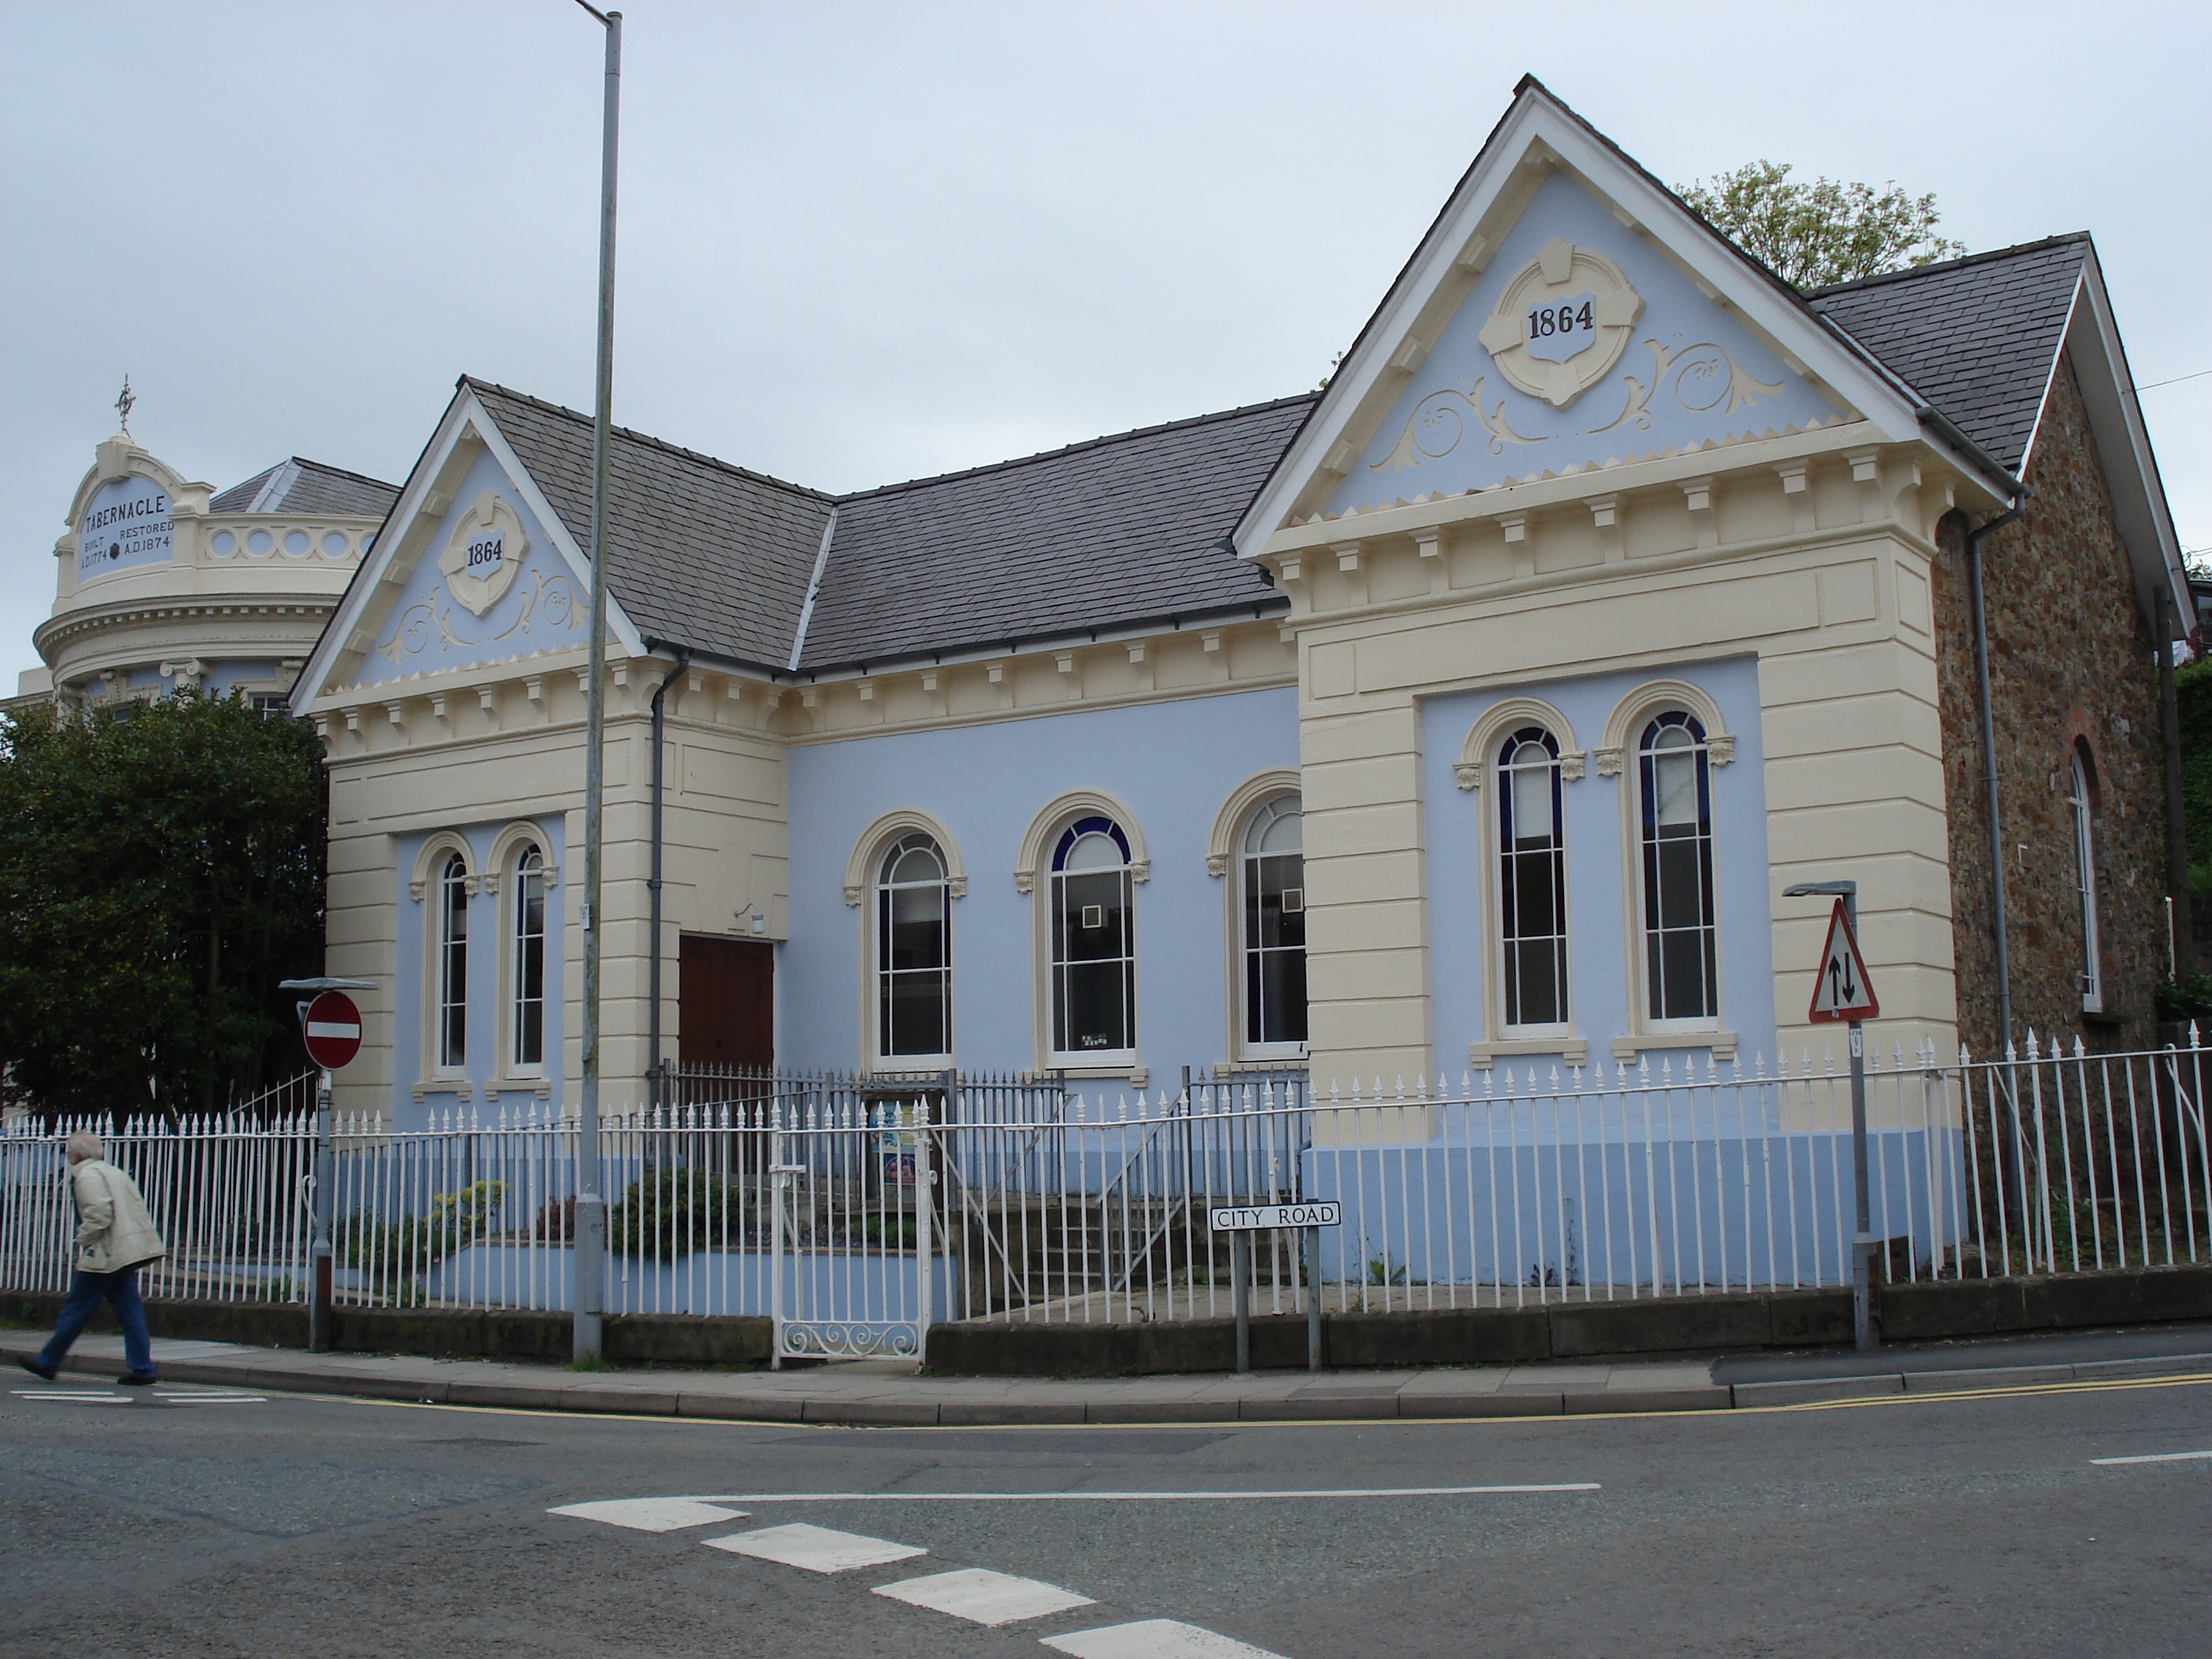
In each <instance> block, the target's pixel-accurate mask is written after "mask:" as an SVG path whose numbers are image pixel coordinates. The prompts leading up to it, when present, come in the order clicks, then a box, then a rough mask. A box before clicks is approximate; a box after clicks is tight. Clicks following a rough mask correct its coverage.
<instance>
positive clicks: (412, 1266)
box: [337, 1181, 507, 1289]
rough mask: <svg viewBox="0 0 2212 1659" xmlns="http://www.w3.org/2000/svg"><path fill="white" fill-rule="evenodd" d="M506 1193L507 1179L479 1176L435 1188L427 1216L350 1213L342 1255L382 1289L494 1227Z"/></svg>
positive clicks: (341, 1238)
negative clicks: (443, 1189)
mask: <svg viewBox="0 0 2212 1659" xmlns="http://www.w3.org/2000/svg"><path fill="white" fill-rule="evenodd" d="M506 1196H507V1183H506V1182H503V1181H479V1182H475V1183H474V1184H472V1185H471V1186H467V1187H463V1188H460V1189H459V1190H458V1191H456V1192H450V1193H438V1194H433V1196H432V1197H431V1200H430V1213H429V1214H428V1215H427V1216H411V1215H406V1216H402V1217H400V1218H399V1219H398V1220H397V1221H379V1220H377V1219H375V1218H374V1217H372V1216H366V1215H359V1214H356V1215H350V1216H348V1217H346V1218H345V1219H343V1221H341V1222H340V1223H339V1224H338V1227H337V1233H338V1237H337V1256H338V1260H339V1261H341V1262H343V1264H344V1265H345V1266H346V1267H352V1268H356V1269H358V1270H360V1271H362V1272H365V1273H369V1274H370V1275H371V1276H372V1278H373V1279H374V1283H375V1285H376V1286H377V1288H378V1289H383V1288H385V1287H386V1286H387V1285H391V1284H392V1282H393V1281H395V1280H404V1279H417V1278H420V1277H421V1276H422V1274H424V1273H428V1272H429V1270H430V1269H431V1268H433V1267H436V1266H437V1265H438V1264H439V1263H440V1262H441V1261H445V1260H447V1258H448V1257H450V1256H453V1255H459V1253H460V1252H461V1251H462V1250H464V1249H466V1248H467V1247H468V1246H469V1245H471V1244H473V1243H476V1242H477V1240H478V1239H480V1238H482V1237H484V1236H485V1235H486V1234H487V1233H489V1232H490V1231H491V1226H492V1222H493V1220H494V1218H495V1217H497V1215H498V1214H499V1206H500V1204H501V1200H504V1199H505V1198H506Z"/></svg>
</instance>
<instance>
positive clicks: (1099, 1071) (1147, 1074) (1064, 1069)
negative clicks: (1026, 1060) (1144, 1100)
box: [1045, 1060, 1152, 1089]
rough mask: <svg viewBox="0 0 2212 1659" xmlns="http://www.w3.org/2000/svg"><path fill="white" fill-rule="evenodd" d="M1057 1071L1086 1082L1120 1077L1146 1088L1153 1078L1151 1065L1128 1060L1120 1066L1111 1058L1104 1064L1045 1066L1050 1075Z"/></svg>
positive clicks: (1133, 1087)
mask: <svg viewBox="0 0 2212 1659" xmlns="http://www.w3.org/2000/svg"><path fill="white" fill-rule="evenodd" d="M1055 1072H1056V1073H1059V1074H1060V1076H1062V1077H1064V1078H1068V1079H1074V1080H1079V1081H1082V1082H1085V1083H1098V1082H1103V1081H1106V1080H1108V1079H1115V1078H1119V1079H1124V1080H1126V1081H1127V1084H1128V1085H1129V1086H1130V1087H1131V1088H1132V1089H1142V1088H1145V1087H1146V1086H1147V1085H1149V1084H1150V1083H1151V1082H1152V1067H1151V1066H1139V1065H1135V1064H1133V1063H1131V1062H1127V1061H1125V1062H1123V1063H1122V1064H1121V1065H1118V1066H1117V1065H1115V1064H1114V1063H1113V1062H1112V1061H1110V1060H1109V1061H1108V1062H1107V1063H1106V1064H1104V1065H1103V1066H1066V1065H1061V1064H1059V1063H1058V1062H1055V1063H1054V1064H1053V1065H1050V1066H1046V1067H1045V1073H1046V1074H1047V1075H1048V1076H1049V1075H1050V1074H1052V1073H1055Z"/></svg>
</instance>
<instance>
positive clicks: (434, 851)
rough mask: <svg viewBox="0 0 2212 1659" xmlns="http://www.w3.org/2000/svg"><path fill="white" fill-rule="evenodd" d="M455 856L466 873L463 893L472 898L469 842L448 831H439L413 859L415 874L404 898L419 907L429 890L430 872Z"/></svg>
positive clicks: (473, 859) (473, 880)
mask: <svg viewBox="0 0 2212 1659" xmlns="http://www.w3.org/2000/svg"><path fill="white" fill-rule="evenodd" d="M456 853H458V854H460V855H461V868H462V869H463V870H464V871H465V872H467V874H466V876H465V878H464V881H463V883H462V890H463V891H464V892H465V893H467V894H468V895H469V896H471V897H474V896H476V890H477V870H476V856H475V854H472V853H471V852H470V851H469V844H468V842H465V841H463V840H462V839H461V838H460V837H459V836H457V835H455V834H454V833H453V831H452V830H450V829H441V830H440V831H439V832H438V833H437V834H436V835H435V836H431V837H430V838H429V839H428V841H426V842H423V843H422V851H421V852H419V853H417V854H416V855H415V873H414V874H413V875H412V876H411V877H410V878H408V882H407V896H409V897H410V898H411V899H413V900H414V901H415V902H416V903H417V904H420V903H421V902H422V895H423V894H425V893H427V892H428V891H429V890H430V879H431V872H433V871H435V870H436V869H437V868H438V867H439V866H441V865H442V864H444V863H445V861H446V860H447V859H448V858H449V857H451V856H452V855H453V854H456Z"/></svg>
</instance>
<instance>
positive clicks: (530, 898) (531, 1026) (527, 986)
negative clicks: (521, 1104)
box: [507, 847, 545, 1072]
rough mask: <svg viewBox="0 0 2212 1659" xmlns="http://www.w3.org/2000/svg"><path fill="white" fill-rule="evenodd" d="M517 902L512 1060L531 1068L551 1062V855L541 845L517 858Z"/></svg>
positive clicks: (512, 968)
mask: <svg viewBox="0 0 2212 1659" xmlns="http://www.w3.org/2000/svg"><path fill="white" fill-rule="evenodd" d="M513 907H514V908H513V911H512V912H511V914H512V915H513V949H514V954H513V960H512V961H511V962H510V963H509V964H508V974H509V978H508V981H507V985H508V995H509V997H510V999H511V1002H510V1006H509V1008H508V1011H507V1012H508V1024H509V1027H510V1030H511V1033H512V1035H511V1038H510V1046H509V1052H508V1054H507V1063H508V1065H509V1066H511V1067H512V1068H513V1070H515V1071H517V1072H530V1071H536V1070H538V1069H539V1068H541V1067H543V1066H544V1064H545V854H544V853H542V852H540V851H539V850H538V848H535V847H526V848H523V849H522V854H521V856H520V857H519V858H517V859H516V860H515V861H514V896H513Z"/></svg>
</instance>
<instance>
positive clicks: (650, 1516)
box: [546, 1498, 745, 1532]
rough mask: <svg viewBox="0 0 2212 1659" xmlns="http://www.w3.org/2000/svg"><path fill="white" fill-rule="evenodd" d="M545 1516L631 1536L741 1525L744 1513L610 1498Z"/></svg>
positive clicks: (683, 1501)
mask: <svg viewBox="0 0 2212 1659" xmlns="http://www.w3.org/2000/svg"><path fill="white" fill-rule="evenodd" d="M546 1513H547V1514H548V1515H571V1516H575V1517H576V1519H578V1520H579V1521H604V1522H606V1523H607V1524H608V1525H609V1526H611V1527H628V1528H629V1529H630V1530H631V1531H633V1532H680V1531H682V1530H683V1529H684V1528H686V1527H703V1526H705V1525H706V1524H707V1523H708V1522H709V1521H742V1520H744V1518H745V1512H744V1510H732V1509H725V1508H724V1507H723V1506H722V1505H721V1504H702V1503H701V1502H700V1501H699V1500H698V1499H697V1498H604V1499H602V1500H600V1501H599V1502H598V1503H596V1504H562V1505H561V1506H560V1507H559V1508H558V1509H554V1510H547V1511H546Z"/></svg>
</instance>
